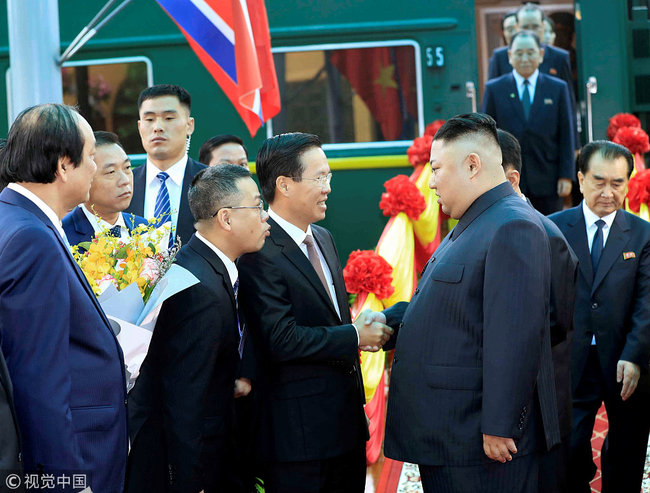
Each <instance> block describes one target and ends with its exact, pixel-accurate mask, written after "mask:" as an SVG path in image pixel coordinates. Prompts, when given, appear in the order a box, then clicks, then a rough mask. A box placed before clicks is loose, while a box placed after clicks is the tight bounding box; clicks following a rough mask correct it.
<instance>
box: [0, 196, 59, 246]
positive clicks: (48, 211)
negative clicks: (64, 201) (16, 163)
mask: <svg viewBox="0 0 650 493" xmlns="http://www.w3.org/2000/svg"><path fill="white" fill-rule="evenodd" d="M7 188H9V189H11V190H13V191H14V192H16V193H19V194H20V195H22V196H23V197H25V198H26V199H28V200H30V201H32V202H33V203H34V205H35V206H36V207H38V208H39V209H40V210H41V211H42V212H43V214H45V215H46V216H47V218H48V219H49V220H50V222H51V223H52V225H53V226H54V227H55V228H56V230H57V231H58V232H59V234H60V235H61V238H63V239H64V240H66V241H67V240H68V239H67V238H66V236H65V232H64V231H63V226H62V224H61V219H59V216H57V215H56V212H54V210H53V209H52V208H51V207H50V206H49V205H47V204H46V203H45V202H44V201H43V199H41V198H40V197H39V196H38V195H36V194H35V193H34V192H32V191H31V190H28V189H26V188H25V187H23V186H22V185H19V184H18V183H10V184H9V185H7Z"/></svg>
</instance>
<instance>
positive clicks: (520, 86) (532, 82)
mask: <svg viewBox="0 0 650 493" xmlns="http://www.w3.org/2000/svg"><path fill="white" fill-rule="evenodd" d="M512 75H513V77H514V78H515V82H516V84H517V93H518V94H519V100H520V101H521V99H522V97H523V94H524V80H526V79H524V78H523V77H522V76H521V75H519V74H518V73H517V71H516V70H513V71H512ZM538 77H539V69H537V70H535V71H534V72H533V74H532V75H531V76H530V77H528V82H529V86H528V91H529V92H530V102H531V104H532V102H533V101H534V100H535V89H536V88H537V78H538Z"/></svg>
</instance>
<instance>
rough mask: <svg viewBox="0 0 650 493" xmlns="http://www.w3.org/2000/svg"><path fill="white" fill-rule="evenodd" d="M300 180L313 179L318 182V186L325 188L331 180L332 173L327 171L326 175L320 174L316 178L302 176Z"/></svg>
mask: <svg viewBox="0 0 650 493" xmlns="http://www.w3.org/2000/svg"><path fill="white" fill-rule="evenodd" d="M301 180H309V181H315V182H316V183H318V186H319V187H321V189H323V190H325V189H326V188H327V187H328V186H329V184H330V182H331V181H332V173H331V172H330V173H327V174H326V175H321V176H319V177H318V178H305V177H302V178H301Z"/></svg>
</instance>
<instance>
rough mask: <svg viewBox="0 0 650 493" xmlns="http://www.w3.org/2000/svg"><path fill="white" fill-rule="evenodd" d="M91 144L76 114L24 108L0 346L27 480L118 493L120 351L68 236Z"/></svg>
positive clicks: (0, 230)
mask: <svg viewBox="0 0 650 493" xmlns="http://www.w3.org/2000/svg"><path fill="white" fill-rule="evenodd" d="M94 152H95V139H94V137H93V134H92V129H91V128H90V125H88V123H87V122H86V120H84V119H83V118H82V117H81V116H80V115H79V114H78V113H76V112H75V111H74V110H73V109H72V108H69V107H67V106H63V105H56V104H47V105H41V106H35V107H32V108H28V109H27V110H25V111H24V112H22V113H21V114H20V115H19V116H18V117H17V118H16V121H15V122H14V123H13V125H12V127H11V129H10V131H9V138H8V142H7V148H6V149H5V151H4V152H3V154H2V160H1V161H0V180H1V181H4V182H6V183H9V185H8V186H7V188H5V189H4V190H3V191H2V193H0V339H1V343H2V353H3V355H4V358H5V360H6V362H7V367H8V369H9V375H10V377H11V380H12V382H13V390H14V398H15V406H16V416H17V418H18V424H19V427H20V435H21V438H22V441H23V464H24V468H25V473H39V472H41V473H44V474H52V475H54V476H57V475H58V476H60V475H62V474H66V475H68V477H70V476H71V475H72V474H83V475H85V479H86V483H87V486H89V487H90V488H91V489H92V490H93V491H105V492H109V493H119V492H121V491H122V489H123V486H124V472H125V466H126V453H127V429H126V388H125V383H126V377H125V374H124V361H123V357H122V351H121V350H120V346H119V344H118V342H117V339H116V338H115V335H114V334H113V331H112V329H111V326H110V325H109V322H108V320H107V319H106V316H105V315H104V312H103V311H102V309H101V307H100V306H99V303H98V302H97V299H96V298H95V295H94V294H93V292H92V290H91V289H90V286H89V285H88V282H87V281H86V278H85V276H84V275H83V273H82V272H81V270H80V269H79V267H78V266H77V265H76V263H75V261H74V259H73V258H72V255H71V253H70V250H69V245H68V243H67V242H66V240H65V234H64V232H63V229H62V227H61V219H60V218H62V217H63V216H65V214H66V213H67V212H69V211H70V210H71V209H73V208H74V207H76V206H77V205H78V204H80V203H81V202H85V201H86V200H88V193H89V190H90V183H91V181H92V179H93V176H94V174H95V169H96V167H95V163H94V161H93V157H92V156H93V154H94Z"/></svg>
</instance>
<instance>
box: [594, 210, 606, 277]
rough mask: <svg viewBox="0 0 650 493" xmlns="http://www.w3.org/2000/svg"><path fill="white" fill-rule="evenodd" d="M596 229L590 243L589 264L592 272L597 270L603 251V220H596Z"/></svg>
mask: <svg viewBox="0 0 650 493" xmlns="http://www.w3.org/2000/svg"><path fill="white" fill-rule="evenodd" d="M596 226H597V227H598V229H597V230H596V232H595V233H594V241H593V242H592V244H591V266H592V268H593V270H594V274H595V273H596V271H597V270H598V262H600V255H601V254H602V253H603V226H605V221H603V220H602V219H599V220H598V221H596Z"/></svg>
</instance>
